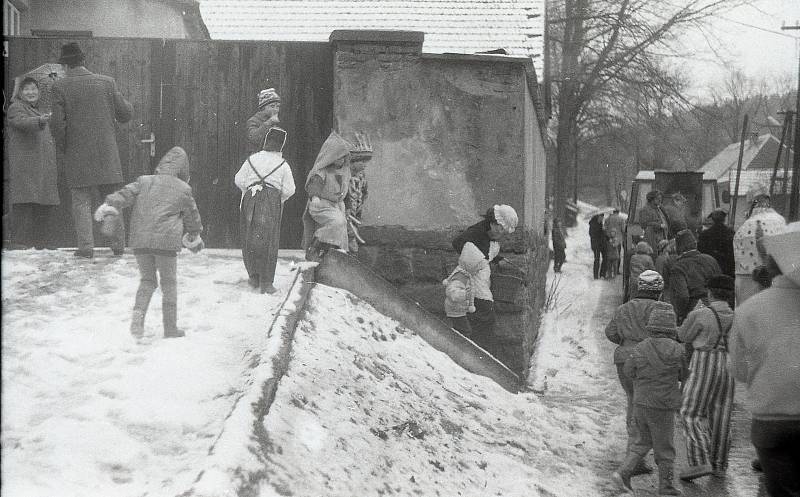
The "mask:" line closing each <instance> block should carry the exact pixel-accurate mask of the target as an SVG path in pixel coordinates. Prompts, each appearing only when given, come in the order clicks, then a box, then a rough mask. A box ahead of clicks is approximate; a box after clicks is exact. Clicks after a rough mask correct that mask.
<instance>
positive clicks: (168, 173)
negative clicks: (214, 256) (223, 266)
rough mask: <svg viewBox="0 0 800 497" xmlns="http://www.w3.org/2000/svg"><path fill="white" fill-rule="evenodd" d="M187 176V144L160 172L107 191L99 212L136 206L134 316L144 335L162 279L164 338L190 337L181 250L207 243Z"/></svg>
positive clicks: (135, 329)
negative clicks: (182, 315)
mask: <svg viewBox="0 0 800 497" xmlns="http://www.w3.org/2000/svg"><path fill="white" fill-rule="evenodd" d="M187 181H189V158H188V156H187V155H186V152H185V151H184V150H183V149H182V148H181V147H172V148H171V149H170V150H169V151H168V152H167V153H166V154H165V155H164V157H162V158H161V160H160V161H159V163H158V166H157V167H156V171H155V174H152V175H145V176H139V177H138V178H137V179H136V181H134V182H133V183H130V184H128V185H126V186H124V187H123V188H122V189H120V190H118V191H116V192H114V193H112V194H110V195H108V196H106V201H105V203H104V204H103V205H101V206H100V207H99V208H98V209H97V211H96V212H95V220H97V221H101V220H103V219H104V218H106V217H107V216H111V217H120V212H121V211H122V209H124V208H126V207H131V208H132V212H131V230H130V233H131V238H130V246H131V248H132V249H133V254H134V255H135V256H136V262H137V263H138V265H139V273H140V274H141V278H140V280H139V288H138V290H137V291H136V301H135V303H134V305H133V314H132V316H131V334H132V335H133V336H134V337H135V338H141V337H142V336H143V335H144V320H145V315H146V314H147V308H148V306H149V305H150V298H151V297H152V296H153V292H155V290H156V288H158V285H159V283H160V284H161V302H162V305H161V308H162V320H163V324H164V338H175V337H182V336H184V332H183V331H182V330H180V329H178V327H177V320H178V282H177V254H178V252H180V250H181V247H182V246H184V247H187V248H188V249H189V250H191V251H192V252H198V251H200V250H202V249H203V248H204V244H203V240H202V238H200V232H201V231H203V225H202V224H201V222H200V213H199V211H198V210H197V205H196V204H195V201H194V197H192V187H191V186H189V184H188V183H187ZM104 224H105V221H104Z"/></svg>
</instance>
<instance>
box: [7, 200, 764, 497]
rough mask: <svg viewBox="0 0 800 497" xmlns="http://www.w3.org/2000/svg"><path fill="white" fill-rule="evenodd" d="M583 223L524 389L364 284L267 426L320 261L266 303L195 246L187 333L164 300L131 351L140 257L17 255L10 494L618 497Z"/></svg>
mask: <svg viewBox="0 0 800 497" xmlns="http://www.w3.org/2000/svg"><path fill="white" fill-rule="evenodd" d="M582 208H583V209H588V208H589V206H585V205H584V206H582ZM569 231H570V236H569V238H568V239H567V244H568V247H567V262H566V264H565V265H564V266H563V273H562V274H561V275H560V276H557V275H554V274H553V273H552V270H551V271H550V273H549V274H548V287H553V286H555V283H554V282H555V281H556V279H555V278H556V277H559V278H560V281H559V283H558V285H557V288H558V295H557V298H556V305H555V306H554V308H553V309H551V310H550V311H549V312H547V313H546V314H545V316H544V318H543V321H542V327H541V329H540V335H539V341H538V345H537V351H536V353H535V356H534V358H533V361H532V372H531V375H530V378H529V382H528V386H529V390H528V391H527V392H525V393H522V394H519V395H512V394H510V393H508V392H506V391H505V390H503V389H502V388H500V387H499V386H498V385H496V384H495V383H493V382H492V381H490V380H488V379H486V378H484V377H481V376H476V375H472V374H469V373H467V372H466V371H464V370H462V369H461V368H459V367H458V366H456V365H455V364H454V363H453V362H452V361H451V360H450V359H449V358H448V357H447V356H446V355H444V354H442V353H440V352H437V351H436V350H434V349H433V348H431V347H430V346H428V345H427V344H426V343H425V342H424V341H423V340H422V339H421V338H419V337H418V336H416V335H415V334H414V333H413V331H411V330H408V329H406V328H403V327H402V326H400V325H399V324H398V323H397V322H395V321H393V320H391V319H390V318H387V317H385V316H383V315H381V314H379V313H377V312H376V311H375V310H374V309H373V308H371V307H370V306H369V305H368V304H366V303H365V302H363V301H360V300H359V299H357V298H356V297H354V296H353V295H351V294H349V293H348V292H345V291H342V290H338V289H334V288H330V287H325V286H322V285H317V286H316V287H315V288H314V289H313V290H312V292H311V295H310V297H309V302H308V305H307V311H308V312H307V313H306V314H305V315H304V318H303V319H302V320H301V321H300V322H299V324H298V326H297V331H296V335H295V340H294V343H293V350H292V360H291V362H290V364H289V370H288V373H287V375H286V376H285V377H284V378H283V379H282V380H281V382H280V383H279V385H278V389H277V393H276V398H275V402H274V404H273V405H272V408H271V409H270V411H269V413H268V415H267V416H266V418H264V419H263V423H262V424H261V425H260V426H257V425H258V423H257V422H256V420H257V419H258V416H257V415H255V414H254V412H253V411H254V410H255V409H254V406H255V405H256V404H257V403H258V402H259V401H260V400H261V396H262V385H263V384H264V381H265V380H266V379H267V378H271V377H273V376H274V371H273V365H272V361H271V358H272V357H275V355H276V353H277V351H278V349H279V348H280V346H281V342H280V336H279V335H276V334H272V336H270V335H268V334H267V333H266V332H267V329H268V328H269V327H270V323H272V321H273V319H276V323H280V322H281V320H282V319H283V320H285V319H286V316H287V315H289V314H290V313H291V312H293V310H294V308H293V306H292V303H293V302H295V300H292V299H293V298H294V297H296V293H297V291H298V290H297V288H298V285H295V286H294V287H293V289H292V291H291V292H292V293H291V295H287V291H288V290H289V287H290V285H291V282H292V281H293V280H294V278H295V274H296V273H297V271H298V269H302V267H307V266H308V265H307V264H303V265H302V267H300V266H298V265H296V264H295V263H293V262H292V261H291V260H288V259H283V260H281V262H280V264H279V268H278V276H277V278H276V286H277V287H278V289H279V293H278V294H277V295H273V296H268V295H260V294H257V293H254V292H253V291H252V290H251V289H250V288H249V287H248V285H247V282H246V279H245V277H244V274H245V273H244V269H243V267H242V264H241V260H240V258H239V257H238V256H237V255H236V253H235V252H234V251H205V252H203V253H201V254H199V255H192V254H188V253H184V254H182V255H181V256H180V259H179V263H178V274H179V283H178V284H179V326H180V327H181V328H183V329H184V330H186V332H187V336H186V337H185V338H181V339H170V340H164V339H162V338H160V333H161V326H160V316H161V306H160V302H159V301H160V294H159V293H156V295H155V297H154V300H153V304H152V306H151V310H150V313H149V315H148V320H147V323H146V330H147V335H148V337H149V339H148V340H146V341H145V343H135V342H134V341H133V340H132V339H131V337H130V335H129V334H128V324H129V312H130V307H131V305H132V303H133V297H134V293H135V291H136V285H137V269H136V263H135V261H134V259H133V258H132V256H130V255H126V256H125V257H124V258H122V259H120V260H113V259H111V258H109V257H98V258H97V259H96V260H95V261H94V262H85V261H76V260H74V258H73V257H72V255H71V254H69V253H68V252H61V251H59V252H47V251H45V252H41V251H33V250H31V251H15V252H3V258H2V290H3V310H2V318H3V323H2V324H3V328H2V334H3V337H2V380H3V384H2V387H3V389H2V409H3V412H2V438H0V444H1V445H2V496H3V497H19V496H21V497H39V496H42V497H45V496H48V497H50V496H53V495H58V496H65V497H71V496H76V497H77V496H81V497H94V496H103V497H106V496H115V497H116V496H122V497H127V496H176V495H187V496H188V495H191V496H217V495H219V496H223V495H225V496H227V495H235V494H234V490H235V489H237V488H240V486H237V483H236V482H237V481H243V480H244V481H246V483H247V486H248V488H251V489H252V488H254V483H255V485H260V494H259V495H262V496H273V495H294V496H309V497H318V496H335V497H338V496H342V497H344V496H362V495H364V496H366V495H421V496H433V495H442V496H455V495H463V496H476V497H477V496H480V497H483V496H488V495H500V496H505V497H514V496H525V497H535V496H559V497H562V496H563V497H570V496H578V497H594V496H598V497H601V496H613V495H617V492H616V491H615V490H614V489H613V488H612V487H611V485H610V482H609V480H608V476H609V474H610V472H611V471H613V470H614V469H615V468H616V466H617V464H618V463H619V462H620V460H621V458H622V455H623V452H624V442H625V436H626V435H625V430H624V405H625V401H624V394H623V393H622V390H621V388H620V387H619V385H618V382H617V378H616V370H615V368H614V365H613V364H612V362H611V358H612V352H613V344H611V343H610V342H608V341H607V340H606V338H605V335H604V333H603V330H604V327H605V324H606V323H607V322H608V319H610V317H611V313H612V312H613V310H614V308H615V306H616V305H617V304H619V302H620V300H621V288H620V282H619V281H618V280H617V281H605V280H598V281H595V280H593V279H592V276H591V262H592V261H591V251H590V250H589V248H588V236H587V233H588V228H587V225H586V220H585V218H583V217H582V216H581V219H580V220H579V224H578V226H577V227H576V228H573V229H571V230H569ZM290 297H291V298H290ZM284 301H286V303H284ZM282 303H283V306H284V307H283V309H282V311H281V313H280V316H276V315H275V314H276V312H277V310H278V309H279V308H280V307H281V305H282ZM744 428H746V427H745V424H744V423H742V424H741V426H740V428H739V432H740V435H739V437H740V438H743V437H745V436H746V434H742V430H743V429H744ZM254 432H257V433H255V434H254ZM738 443H739V444H740V445H739V447H742V448H741V449H736V447H737V446H736V444H737V442H734V444H735V445H734V448H735V450H740V453H741V454H740V456H739V460H738V462H737V463H736V464H737V466H736V467H734V468H732V470H733V471H736V472H737V474H741V475H743V476H736V477H732V478H729V480H730V482H731V485H733V487H739V488H745V489H753V488H755V487H753V486H752V485H753V484H754V483H753V482H754V481H755V485H756V486H757V479H755V480H754V477H753V476H752V474H751V473H749V472H748V471H749V470H747V469H746V465H747V464H748V460H749V457H751V454H750V453H749V452H747V449H748V444H747V442H746V441H745V442H741V441H740V442H738ZM264 449H266V451H267V454H266V459H264V458H263V457H262V452H261V451H262V450H264ZM651 463H652V460H651ZM729 472H732V471H729ZM743 478H745V479H746V481H745V480H743ZM742 482H745V483H748V484H749V485H750V486H747V485H742ZM653 483H654V482H653V478H650V479H649V480H646V479H644V478H640V479H638V483H637V485H638V486H639V487H640V488H652V486H653ZM733 487H730V488H733ZM232 489H234V490H232ZM684 490H689V492H688V493H687V496H688V495H692V496H697V495H732V496H734V495H735V496H741V497H744V495H755V492H754V491H749V490H746V491H745V492H744V493H742V492H729V493H725V492H724V491H722V493H720V492H716V493H708V492H706V491H705V490H703V487H702V486H696V489H695V491H694V493H692V491H691V489H690V488H688V487H686V486H684ZM248 495H250V494H249V493H248ZM637 495H639V494H637Z"/></svg>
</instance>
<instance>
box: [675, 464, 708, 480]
mask: <svg viewBox="0 0 800 497" xmlns="http://www.w3.org/2000/svg"><path fill="white" fill-rule="evenodd" d="M713 473H714V468H712V467H711V465H710V464H701V465H699V466H689V467H688V468H686V469H684V470H683V471H681V473H680V479H681V480H683V481H692V480H694V479H696V478H700V477H702V476H708V475H710V474H713Z"/></svg>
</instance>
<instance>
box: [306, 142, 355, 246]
mask: <svg viewBox="0 0 800 497" xmlns="http://www.w3.org/2000/svg"><path fill="white" fill-rule="evenodd" d="M352 148H353V147H352V146H351V144H350V143H349V142H348V141H347V140H345V139H344V138H342V137H341V136H339V135H338V134H337V133H336V132H335V131H332V132H331V134H330V135H329V136H328V138H327V139H326V140H325V143H323V144H322V148H321V149H320V151H319V154H318V155H317V160H316V161H314V167H312V168H311V171H310V172H309V173H308V177H307V178H306V184H305V189H306V193H307V194H308V203H307V204H306V210H305V213H304V214H303V249H305V250H306V259H307V260H310V261H318V260H320V258H321V257H322V254H323V253H324V252H325V251H326V250H328V249H330V248H335V249H340V250H343V251H347V247H348V242H347V218H346V217H345V207H344V197H345V196H346V195H347V192H348V189H349V188H350V175H351V172H350V151H351V149H352Z"/></svg>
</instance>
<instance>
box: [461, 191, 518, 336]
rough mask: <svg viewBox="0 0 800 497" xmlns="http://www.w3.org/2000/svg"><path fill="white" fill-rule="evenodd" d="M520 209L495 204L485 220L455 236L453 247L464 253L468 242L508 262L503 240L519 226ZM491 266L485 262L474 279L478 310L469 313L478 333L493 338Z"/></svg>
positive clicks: (495, 260) (490, 256)
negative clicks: (501, 248)
mask: <svg viewBox="0 0 800 497" xmlns="http://www.w3.org/2000/svg"><path fill="white" fill-rule="evenodd" d="M517 223H518V218H517V212H516V211H515V210H514V208H513V207H511V206H509V205H502V204H501V205H495V206H494V207H491V208H489V209H488V210H487V211H486V214H484V215H483V220H481V221H479V222H478V223H476V224H473V225H472V226H470V227H469V228H467V229H466V230H465V231H464V232H463V233H461V234H460V235H458V236H457V237H456V238H455V239H453V248H454V249H456V252H458V253H459V254H461V253H462V252H463V251H464V249H465V246H466V245H467V244H471V245H474V246H475V247H477V248H478V250H480V251H481V253H482V254H483V256H484V257H485V258H486V260H487V261H489V263H497V264H504V263H505V261H504V259H503V257H502V256H501V255H500V240H501V239H502V238H503V237H504V236H505V235H507V234H511V233H513V232H514V230H515V229H516V227H517ZM491 276H492V274H491V267H490V265H489V264H487V265H485V267H484V268H482V269H481V270H480V271H479V272H478V273H477V274H476V275H475V276H474V277H473V280H472V294H473V296H474V305H475V312H474V313H472V314H469V315H468V319H469V322H470V327H471V328H472V330H473V331H474V336H475V337H476V338H478V340H479V341H480V339H481V338H487V337H491V336H492V334H493V333H494V322H495V312H494V297H493V296H492V289H491Z"/></svg>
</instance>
